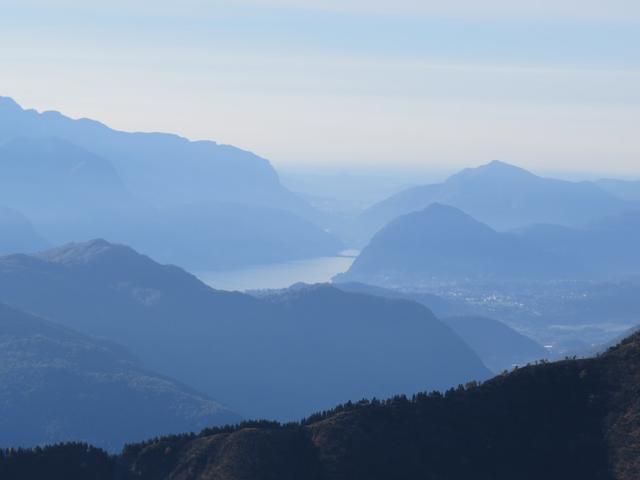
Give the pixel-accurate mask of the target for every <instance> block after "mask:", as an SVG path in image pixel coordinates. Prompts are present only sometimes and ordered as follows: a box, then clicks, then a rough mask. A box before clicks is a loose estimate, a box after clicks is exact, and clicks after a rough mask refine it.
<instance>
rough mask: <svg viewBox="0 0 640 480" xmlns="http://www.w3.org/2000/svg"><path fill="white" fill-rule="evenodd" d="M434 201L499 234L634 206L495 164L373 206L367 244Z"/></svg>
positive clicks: (582, 186)
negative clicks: (376, 234)
mask: <svg viewBox="0 0 640 480" xmlns="http://www.w3.org/2000/svg"><path fill="white" fill-rule="evenodd" d="M435 202H439V203H444V204H447V205H451V206H454V207H457V208H459V209H461V210H463V211H465V212H466V213H468V214H469V215H471V216H473V217H474V218H476V219H478V220H479V221H481V222H483V223H487V224H488V225H490V226H492V227H493V228H495V229H498V230H507V229H511V228H517V227H521V226H524V225H527V224H530V223H557V224H561V225H576V224H581V223H584V222H587V221H589V220H591V219H594V218H598V217H602V216H605V215H610V214H614V213H620V212H623V211H625V210H628V209H630V208H632V207H633V206H632V205H630V204H628V203H627V202H625V201H624V200H621V199H619V198H616V197H614V196H613V195H611V194H609V193H607V192H605V191H604V190H602V189H600V188H599V187H598V186H597V185H595V184H593V183H590V182H580V183H575V182H568V181H563V180H555V179H550V178H543V177H538V176H536V175H534V174H532V173H530V172H528V171H526V170H523V169H521V168H518V167H515V166H512V165H509V164H506V163H503V162H498V161H494V162H491V163H489V164H487V165H483V166H481V167H478V168H469V169H465V170H462V171H461V172H459V173H457V174H456V175H453V176H452V177H450V178H449V179H447V181H445V182H444V183H442V184H435V185H425V186H420V187H414V188H411V189H409V190H405V191H403V192H400V193H398V194H396V195H394V196H392V197H390V198H388V199H386V200H383V201H382V202H380V203H378V204H376V205H373V206H372V207H370V208H369V209H367V210H366V211H365V212H363V214H362V215H361V218H360V221H359V226H360V229H361V233H362V238H363V239H364V240H365V241H366V239H367V238H368V237H370V236H371V235H372V234H373V233H374V232H376V231H377V230H379V229H380V228H382V227H383V226H384V225H386V224H387V223H389V222H390V221H391V220H393V219H394V218H396V217H398V216H400V215H404V214H406V213H410V212H415V211H418V210H422V209H424V208H425V207H427V206H428V205H430V204H432V203H435Z"/></svg>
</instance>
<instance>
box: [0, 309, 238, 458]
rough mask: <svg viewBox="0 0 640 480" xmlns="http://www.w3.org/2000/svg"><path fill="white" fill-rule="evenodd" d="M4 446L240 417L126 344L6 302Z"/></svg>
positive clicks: (128, 437) (1, 353) (94, 439)
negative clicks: (146, 364)
mask: <svg viewBox="0 0 640 480" xmlns="http://www.w3.org/2000/svg"><path fill="white" fill-rule="evenodd" d="M0 346H1V348H0V404H1V405H2V410H1V412H0V447H4V448H6V447H17V446H34V445H42V444H46V443H55V442H61V441H71V440H83V441H86V442H91V443H93V444H95V445H98V446H101V447H104V448H108V449H112V450H117V449H119V448H121V447H122V445H123V444H124V443H125V442H133V441H139V440H142V439H145V438H148V437H150V436H156V435H162V434H165V435H166V434H169V433H174V432H180V431H184V430H199V429H201V428H204V427H205V426H211V425H213V424H216V425H221V424H227V423H231V422H236V421H238V419H239V417H238V416H237V415H235V414H233V413H232V412H230V411H229V410H227V409H225V408H223V407H221V406H220V405H219V404H217V403H216V402H214V401H212V400H210V399H208V398H206V397H204V396H202V395H200V394H198V393H196V392H193V391H191V390H190V389H188V388H186V387H184V386H182V385H180V384H177V383H176V382H174V381H172V380H169V379H167V378H163V377H160V376H158V375H155V374H153V373H150V372H147V371H145V370H143V369H142V368H141V367H140V366H139V364H138V362H137V361H136V360H135V359H134V358H133V357H132V356H131V355H130V354H129V353H128V352H127V351H126V350H124V349H123V348H122V347H119V346H117V345H115V344H111V343H108V342H106V341H104V340H97V339H94V338H90V337H87V336H84V335H81V334H79V333H76V332H74V331H73V330H70V329H67V328H64V327H61V326H59V325H57V324H54V323H52V322H49V321H46V320H43V319H40V318H38V317H35V316H33V315H29V314H26V313H22V312H20V311H18V310H14V309H12V308H9V307H6V306H4V305H2V304H0Z"/></svg>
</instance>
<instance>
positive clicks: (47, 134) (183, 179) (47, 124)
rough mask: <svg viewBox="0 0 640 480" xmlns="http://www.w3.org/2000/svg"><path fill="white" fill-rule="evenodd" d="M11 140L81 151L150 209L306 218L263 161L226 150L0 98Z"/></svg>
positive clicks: (2, 128) (2, 130) (0, 132)
mask: <svg viewBox="0 0 640 480" xmlns="http://www.w3.org/2000/svg"><path fill="white" fill-rule="evenodd" d="M12 138H28V139H32V138H59V139H62V140H66V141H68V142H71V143H73V144H75V145H78V146H80V147H83V148H85V149H86V150H88V151H91V152H93V153H95V154H97V155H99V156H101V157H103V158H105V159H107V160H108V161H110V162H112V164H113V165H114V166H115V168H116V170H117V171H118V173H119V174H120V176H121V177H122V178H123V179H124V182H125V184H126V185H127V187H128V188H129V189H130V190H131V191H132V192H135V194H136V195H140V196H141V197H142V198H143V199H144V200H146V201H148V202H149V203H151V204H152V205H156V206H161V205H181V204H188V203H200V202H214V201H224V202H227V203H245V204H246V203H248V204H254V205H263V206H271V207H276V208H284V209H289V210H293V211H295V212H296V213H304V212H306V213H309V208H308V206H307V205H306V204H305V203H304V202H302V201H301V200H300V199H299V198H298V197H296V196H295V195H293V194H292V193H291V192H289V191H288V190H286V189H285V188H284V187H282V186H281V185H280V182H279V180H278V176H277V174H276V172H275V171H274V170H273V168H272V167H271V165H270V164H269V162H268V161H267V160H265V159H263V158H260V157H258V156H257V155H254V154H252V153H250V152H246V151H243V150H240V149H238V148H235V147H232V146H228V145H218V144H216V143H215V142H210V141H200V142H190V141H188V140H186V139H184V138H181V137H178V136H177V135H170V134H161V133H125V132H119V131H116V130H112V129H110V128H108V127H107V126H105V125H103V124H101V123H99V122H96V121H93V120H88V119H80V120H73V119H70V118H68V117H65V116H64V115H61V114H60V113H58V112H44V113H38V112H36V111H35V110H23V109H22V108H21V107H20V106H19V105H18V104H17V103H15V102H14V101H13V100H11V99H10V98H7V97H0V143H5V142H6V141H8V140H10V139H12Z"/></svg>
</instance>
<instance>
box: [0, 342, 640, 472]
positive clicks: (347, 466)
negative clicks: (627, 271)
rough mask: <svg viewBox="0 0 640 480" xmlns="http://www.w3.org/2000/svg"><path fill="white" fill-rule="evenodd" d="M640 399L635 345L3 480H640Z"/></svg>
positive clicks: (69, 455)
mask: <svg viewBox="0 0 640 480" xmlns="http://www.w3.org/2000/svg"><path fill="white" fill-rule="evenodd" d="M639 388H640V334H635V335H633V336H631V337H629V338H628V339H626V340H624V341H623V342H622V343H621V344H620V345H618V346H617V347H615V348H613V349H611V350H609V351H608V352H606V353H605V354H603V355H601V356H599V357H597V358H593V359H586V360H566V361H561V362H557V363H543V364H539V365H535V366H529V367H525V368H521V369H517V370H515V371H513V372H511V373H509V374H505V375H501V376H498V377H496V378H494V379H492V380H490V381H488V382H485V383H484V384H482V385H479V386H478V385H475V384H469V385H467V386H466V387H460V388H458V389H456V390H450V391H448V392H446V393H445V394H444V395H442V394H419V395H415V396H414V397H412V398H411V399H408V398H405V397H395V398H393V399H391V400H388V401H385V402H380V401H363V402H360V403H357V404H347V405H343V406H340V407H338V408H336V409H334V410H332V411H330V412H323V413H320V414H316V415H313V416H312V417H310V418H309V419H307V420H306V421H304V422H303V423H302V424H289V425H285V426H281V425H278V424H274V423H268V422H262V423H260V422H258V423H252V424H245V425H241V426H240V427H237V428H227V429H212V430H205V431H203V432H202V433H201V434H199V435H183V436H174V437H167V438H163V439H155V440H151V441H149V442H146V443H144V444H138V445H132V446H129V447H127V448H126V449H125V450H124V452H123V453H122V455H120V456H118V457H112V458H111V459H106V458H105V457H104V456H101V455H100V452H97V451H95V450H92V449H90V448H88V447H87V446H82V445H77V444H73V445H67V446H62V447H61V446H58V447H52V448H48V449H44V450H38V451H36V452H33V451H25V452H8V453H5V455H4V457H3V459H2V461H0V477H1V478H3V479H5V478H6V479H9V480H13V479H18V478H20V479H31V478H65V479H67V480H74V479H81V478H82V479H86V478H96V479H118V480H133V479H136V480H146V479H149V480H151V479H153V480H161V479H176V480H177V479H181V480H204V479H207V480H209V479H216V480H262V479H264V480H266V479H280V480H294V479H296V480H297V479H309V480H347V479H348V480H360V479H362V480H364V479H367V480H377V479H380V480H382V479H385V480H386V479H390V478H394V479H415V478H423V479H433V480H436V479H438V480H440V479H447V480H463V479H464V480H468V479H470V478H474V479H487V480H489V479H490V480H501V479H504V480H512V479H514V478H518V479H532V480H533V479H536V480H537V479H540V478H546V479H551V480H553V479H563V480H564V479H570V478H580V479H589V480H600V479H602V480H609V479H611V480H632V479H637V478H638V475H640V441H639V440H638V438H639V436H638V433H639V432H640V417H639V416H638V410H639V409H640V396H639V395H638V392H639ZM62 471H64V472H66V476H64V477H62V476H59V475H58V476H56V475H57V472H62ZM45 472H46V475H45V474H44V473H45Z"/></svg>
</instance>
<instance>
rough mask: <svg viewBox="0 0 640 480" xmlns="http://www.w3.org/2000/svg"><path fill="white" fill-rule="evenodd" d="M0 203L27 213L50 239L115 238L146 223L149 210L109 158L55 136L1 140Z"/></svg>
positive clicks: (61, 240) (62, 240)
mask: <svg viewBox="0 0 640 480" xmlns="http://www.w3.org/2000/svg"><path fill="white" fill-rule="evenodd" d="M0 203H3V204H5V205H8V206H10V207H12V208H15V209H17V210H19V211H20V212H22V213H24V214H25V215H27V217H28V218H29V219H30V220H32V221H33V222H34V224H35V225H36V226H37V229H38V230H39V231H41V232H42V233H43V235H44V236H45V237H46V238H47V239H48V240H49V241H51V242H53V243H57V242H67V241H70V240H71V239H75V238H81V239H82V238H92V237H93V236H96V235H98V236H100V235H109V236H111V237H115V238H120V234H121V232H123V231H124V230H125V229H127V228H129V229H130V230H132V231H135V230H134V229H133V227H134V225H140V223H141V222H143V225H144V224H147V225H148V224H150V223H151V222H150V220H151V219H152V217H153V215H154V211H153V210H152V209H150V208H149V207H147V206H146V205H144V204H143V203H141V202H140V201H139V200H138V199H136V198H135V197H134V196H133V195H132V194H131V193H130V192H129V191H128V190H127V189H126V187H125V186H124V183H123V182H122V181H121V180H120V177H119V176H118V174H117V173H116V170H115V169H114V168H113V166H112V165H111V163H110V162H108V161H107V160H105V159H103V158H101V157H99V156H97V155H94V154H92V153H90V152H89V151H87V150H85V149H83V148H79V147H76V146H75V145H72V144H70V143H68V142H66V141H63V140H59V139H14V140H10V141H9V142H7V143H6V144H4V145H2V146H0ZM122 235H125V234H124V233H122ZM128 236H129V237H134V234H130V235H128ZM131 239H133V238H131Z"/></svg>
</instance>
